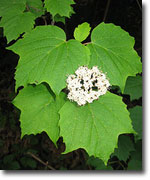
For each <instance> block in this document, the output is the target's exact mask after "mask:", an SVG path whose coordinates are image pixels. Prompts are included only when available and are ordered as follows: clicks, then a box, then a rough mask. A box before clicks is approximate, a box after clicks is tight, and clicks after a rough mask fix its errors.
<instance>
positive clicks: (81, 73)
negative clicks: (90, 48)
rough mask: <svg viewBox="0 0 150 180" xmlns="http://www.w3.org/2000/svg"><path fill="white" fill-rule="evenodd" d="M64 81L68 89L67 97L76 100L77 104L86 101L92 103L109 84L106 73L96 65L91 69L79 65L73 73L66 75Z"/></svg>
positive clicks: (103, 92) (102, 93) (82, 103)
mask: <svg viewBox="0 0 150 180" xmlns="http://www.w3.org/2000/svg"><path fill="white" fill-rule="evenodd" d="M66 82H67V88H68V90H69V93H68V96H67V97H68V99H70V100H71V101H75V102H77V103H78V105H79V106H82V105H85V104H86V103H87V102H88V103H92V102H93V101H94V100H96V99H98V98H99V96H101V95H104V94H105V93H106V92H107V90H108V87H109V86H110V83H109V81H108V80H107V79H106V75H105V74H104V73H102V71H100V70H99V69H98V67H97V66H93V67H92V69H88V67H86V66H80V67H79V68H78V69H77V70H76V71H75V75H72V74H71V75H69V76H68V78H67V80H66Z"/></svg>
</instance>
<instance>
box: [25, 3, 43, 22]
mask: <svg viewBox="0 0 150 180" xmlns="http://www.w3.org/2000/svg"><path fill="white" fill-rule="evenodd" d="M26 2H27V4H26V6H27V10H29V11H30V12H32V13H33V14H34V15H35V17H36V18H37V17H40V16H41V15H43V14H44V8H43V3H42V1H41V0H26Z"/></svg>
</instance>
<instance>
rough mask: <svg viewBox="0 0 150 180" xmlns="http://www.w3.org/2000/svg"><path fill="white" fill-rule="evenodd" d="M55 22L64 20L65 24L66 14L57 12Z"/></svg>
mask: <svg viewBox="0 0 150 180" xmlns="http://www.w3.org/2000/svg"><path fill="white" fill-rule="evenodd" d="M54 22H62V23H64V24H65V16H60V15H59V14H56V15H55V16H54Z"/></svg>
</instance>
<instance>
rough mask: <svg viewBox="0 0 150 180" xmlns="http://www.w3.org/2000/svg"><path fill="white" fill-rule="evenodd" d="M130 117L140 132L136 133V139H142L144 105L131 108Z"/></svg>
mask: <svg viewBox="0 0 150 180" xmlns="http://www.w3.org/2000/svg"><path fill="white" fill-rule="evenodd" d="M129 112H130V117H131V119H132V124H133V128H134V129H135V131H136V132H137V133H138V134H135V138H136V140H137V139H138V140H139V139H142V107H141V106H136V107H134V108H132V109H129Z"/></svg>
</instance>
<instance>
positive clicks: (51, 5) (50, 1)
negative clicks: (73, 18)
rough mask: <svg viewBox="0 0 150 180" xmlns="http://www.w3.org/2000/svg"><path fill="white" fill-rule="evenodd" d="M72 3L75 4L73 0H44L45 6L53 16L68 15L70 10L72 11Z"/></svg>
mask: <svg viewBox="0 0 150 180" xmlns="http://www.w3.org/2000/svg"><path fill="white" fill-rule="evenodd" d="M73 4H75V3H74V1H73V0H63V1H62V0H45V8H46V9H47V11H48V12H50V13H51V14H52V16H53V17H54V16H55V15H56V14H59V15H60V16H65V17H70V12H72V7H71V5H73Z"/></svg>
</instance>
